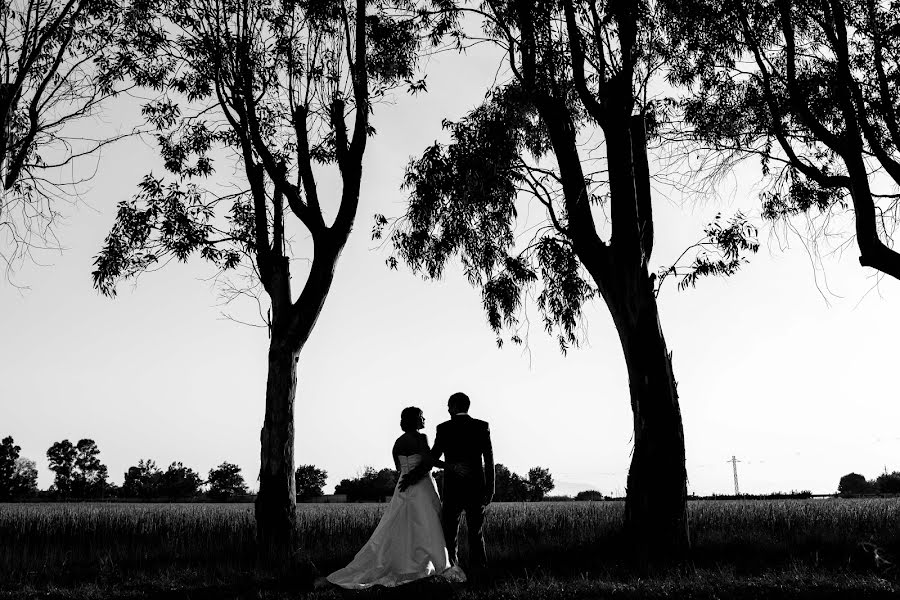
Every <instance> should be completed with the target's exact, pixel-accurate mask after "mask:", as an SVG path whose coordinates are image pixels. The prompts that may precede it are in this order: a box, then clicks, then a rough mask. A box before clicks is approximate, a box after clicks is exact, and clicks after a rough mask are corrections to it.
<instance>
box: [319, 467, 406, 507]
mask: <svg viewBox="0 0 900 600" xmlns="http://www.w3.org/2000/svg"><path fill="white" fill-rule="evenodd" d="M396 485H397V471H395V470H394V469H388V468H385V469H381V470H380V471H376V470H375V469H374V468H373V467H366V468H365V469H364V470H363V472H362V473H361V474H360V475H358V476H357V477H354V478H352V479H342V480H341V482H340V483H339V484H337V486H336V487H335V488H334V493H335V494H346V495H347V500H348V501H349V502H381V501H382V500H383V499H384V498H385V497H388V496H391V495H392V494H393V493H394V488H395V487H396Z"/></svg>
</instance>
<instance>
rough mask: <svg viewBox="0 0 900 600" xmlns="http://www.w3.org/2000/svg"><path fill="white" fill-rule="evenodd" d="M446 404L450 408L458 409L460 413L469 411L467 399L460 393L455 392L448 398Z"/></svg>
mask: <svg viewBox="0 0 900 600" xmlns="http://www.w3.org/2000/svg"><path fill="white" fill-rule="evenodd" d="M448 403H449V404H450V405H451V406H454V407H456V408H458V409H459V410H460V412H467V411H468V410H469V405H470V404H471V402H470V401H469V397H468V396H466V395H465V394H463V393H462V392H456V393H455V394H453V395H452V396H450V400H449V401H448Z"/></svg>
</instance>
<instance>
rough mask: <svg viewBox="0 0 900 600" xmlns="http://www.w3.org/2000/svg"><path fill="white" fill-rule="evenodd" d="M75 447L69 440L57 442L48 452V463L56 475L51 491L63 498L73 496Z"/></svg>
mask: <svg viewBox="0 0 900 600" xmlns="http://www.w3.org/2000/svg"><path fill="white" fill-rule="evenodd" d="M75 454H76V450H75V446H74V445H72V442H70V441H69V440H63V441H61V442H55V443H54V444H53V445H52V446H50V448H49V449H48V450H47V461H48V462H49V463H50V465H49V466H50V470H51V471H53V473H54V478H53V485H52V486H50V491H51V492H54V493H56V494H59V495H60V496H62V497H63V498H68V497H69V496H71V495H72V485H73V482H74V473H75Z"/></svg>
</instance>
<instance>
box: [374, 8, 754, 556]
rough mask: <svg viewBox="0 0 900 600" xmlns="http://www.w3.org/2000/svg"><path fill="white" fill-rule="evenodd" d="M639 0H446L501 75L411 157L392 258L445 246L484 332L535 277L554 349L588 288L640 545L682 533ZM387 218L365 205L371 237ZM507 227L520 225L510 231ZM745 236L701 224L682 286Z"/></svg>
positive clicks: (681, 467)
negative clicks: (622, 403) (630, 431)
mask: <svg viewBox="0 0 900 600" xmlns="http://www.w3.org/2000/svg"><path fill="white" fill-rule="evenodd" d="M651 8H652V7H651V6H650V5H649V4H648V3H647V2H624V1H616V0H610V1H596V0H590V1H587V2H576V0H509V1H502V0H487V1H486V2H485V3H483V4H481V5H479V6H477V7H471V6H469V5H461V6H460V7H457V10H459V11H461V12H471V13H475V14H478V15H480V16H481V17H482V18H483V20H484V31H485V37H486V39H487V40H488V41H489V42H490V43H493V44H495V45H496V46H499V47H500V48H502V49H503V50H504V52H505V55H504V59H503V60H504V62H505V63H506V64H507V65H508V79H507V81H506V82H505V83H502V84H500V85H498V86H496V87H494V88H492V89H491V90H489V92H488V94H487V96H486V98H485V101H484V103H483V104H481V105H480V106H478V107H477V108H475V109H474V110H472V111H471V112H470V113H469V114H468V115H466V117H465V118H463V119H462V120H460V121H458V122H450V121H445V128H446V129H447V130H448V131H449V135H450V138H451V140H450V142H449V143H448V144H440V143H436V144H435V145H433V146H431V147H430V148H428V149H426V150H425V151H424V152H423V154H422V155H421V157H419V158H417V159H415V160H413V161H412V162H411V163H410V165H409V167H408V170H407V174H406V179H405V187H406V188H407V189H408V190H409V204H408V208H407V210H406V213H405V215H403V216H402V217H401V218H399V219H398V220H396V221H395V222H394V223H393V225H392V228H393V233H392V234H391V240H392V245H393V247H394V249H395V250H396V252H397V254H398V255H399V257H400V259H401V260H402V261H404V262H405V263H406V264H408V265H409V266H410V267H411V268H412V269H413V270H414V271H416V272H421V273H423V274H424V275H425V276H426V277H431V278H437V277H440V276H441V275H442V273H443V270H444V268H445V266H446V264H447V263H448V261H450V260H451V259H453V258H454V257H456V256H457V255H458V256H459V258H460V260H461V262H462V265H463V268H464V270H465V273H466V276H467V278H468V280H469V282H470V283H471V284H472V285H474V286H476V287H478V288H480V289H481V293H482V299H483V304H484V308H485V311H486V313H487V318H488V322H489V324H490V326H491V327H492V329H493V330H494V331H495V332H497V334H498V344H502V343H503V338H502V335H503V332H504V331H506V332H508V333H509V334H510V339H511V340H512V341H513V342H521V338H520V336H519V333H518V332H519V329H520V327H521V325H520V319H521V311H522V310H524V308H523V307H524V303H525V302H526V301H527V296H528V294H530V293H531V290H533V289H534V288H535V287H539V288H540V291H539V293H538V294H537V296H536V304H537V307H538V309H539V310H540V312H541V314H542V315H543V320H544V324H545V326H546V329H547V330H548V331H550V332H554V333H555V334H556V335H557V336H558V340H559V344H560V347H561V349H562V350H563V351H565V350H566V348H568V347H569V346H571V345H572V344H576V343H577V342H578V337H577V335H576V330H577V327H578V324H579V322H580V320H581V317H582V306H583V304H584V303H585V302H586V301H587V300H588V299H590V298H592V297H593V296H594V295H595V293H599V296H600V297H601V298H602V299H603V301H604V302H605V304H606V306H607V308H608V309H609V311H610V314H611V315H612V318H613V322H614V324H615V327H616V330H617V332H618V336H619V341H620V343H621V346H622V350H623V352H624V355H625V363H626V366H627V370H628V381H629V388H630V396H631V407H632V411H633V415H634V424H633V426H634V450H633V454H632V462H631V466H630V469H629V472H628V482H627V500H626V506H625V524H626V529H627V533H628V535H627V539H628V540H630V541H631V542H632V543H633V544H634V550H636V551H637V554H638V557H639V558H642V559H657V558H671V557H679V556H683V555H684V554H685V552H686V550H687V549H688V547H689V538H688V521H687V512H686V501H687V500H686V499H687V490H686V476H687V475H686V468H685V449H684V433H683V426H682V419H681V410H680V407H679V403H678V392H677V386H676V381H675V374H674V370H673V366H672V353H671V352H670V351H669V350H668V347H667V345H666V341H665V337H664V335H663V330H662V326H661V324H660V319H659V312H658V308H657V299H656V298H657V292H658V291H659V283H660V282H659V281H658V278H657V274H656V273H655V269H653V268H652V267H651V254H652V252H653V244H654V226H655V224H654V219H653V202H652V195H651V179H650V166H649V165H650V163H649V160H648V155H647V148H648V139H650V138H652V136H653V135H654V132H655V130H656V117H657V114H658V108H659V106H658V103H657V102H654V101H653V100H652V99H650V98H651V95H652V91H651V90H650V89H649V81H650V80H651V79H653V77H654V76H655V75H656V73H657V72H658V70H659V69H660V67H661V60H662V59H661V54H660V50H661V47H660V38H659V31H660V27H659V24H658V23H657V22H656V20H655V18H654V13H653V11H652V10H651ZM464 35H465V32H462V33H460V34H459V37H460V38H462V37H464ZM469 35H471V34H469ZM594 134H599V135H598V137H600V136H602V140H603V141H602V143H598V142H597V141H596V140H595V139H592V138H591V136H592V135H594ZM535 201H536V202H538V203H539V205H538V207H539V208H540V209H541V210H540V211H537V212H538V213H540V214H541V215H542V216H541V217H540V218H539V222H538V221H537V219H538V217H535V211H533V210H531V209H530V205H531V203H534V202H535ZM522 203H529V205H528V206H529V208H526V207H523V206H522ZM528 215H530V218H529V216H528ZM604 215H605V216H606V220H604ZM389 223H390V221H389V220H388V219H387V218H386V217H384V216H378V217H376V227H375V231H374V234H375V236H376V237H379V236H381V235H383V233H384V228H385V227H386V226H387V225H388V224H389ZM607 225H608V231H606V227H607ZM522 230H530V231H532V232H533V235H531V236H526V237H527V238H528V239H527V242H521V243H520V242H518V241H517V233H518V232H520V231H522ZM754 235H755V232H754V230H753V228H752V227H751V226H750V225H748V224H747V222H746V221H745V220H744V219H743V217H742V216H740V215H739V216H737V217H735V218H734V219H732V220H731V221H730V222H727V223H721V222H717V223H715V224H713V225H711V226H710V227H709V228H708V230H707V232H706V236H705V237H704V240H703V242H702V245H703V246H704V247H706V248H707V250H708V252H704V253H701V254H699V255H698V256H697V257H696V258H695V260H694V262H693V263H692V264H691V265H689V266H688V268H687V270H686V271H685V272H683V274H684V275H685V277H686V278H684V279H682V285H689V284H692V283H694V282H696V279H697V277H700V276H703V275H716V274H725V275H727V274H731V273H733V272H734V271H735V270H736V269H737V268H738V267H739V266H740V264H741V262H742V260H744V257H743V254H744V253H745V252H747V251H755V249H756V243H755V239H754ZM388 261H389V264H390V265H392V266H395V265H396V264H397V258H396V257H394V256H392V257H391V258H389V259H388ZM662 273H664V274H668V273H671V269H664V270H663V271H662Z"/></svg>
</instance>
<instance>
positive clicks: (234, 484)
mask: <svg viewBox="0 0 900 600" xmlns="http://www.w3.org/2000/svg"><path fill="white" fill-rule="evenodd" d="M206 482H207V483H208V484H209V491H208V492H207V495H208V496H209V497H210V498H213V499H215V500H227V499H228V498H233V497H235V496H246V495H247V486H246V485H245V484H244V477H243V475H241V468H240V467H239V466H237V465H235V464H232V463H230V462H223V463H222V464H221V465H219V466H218V467H216V468H215V469H210V470H209V477H207V481H206Z"/></svg>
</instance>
